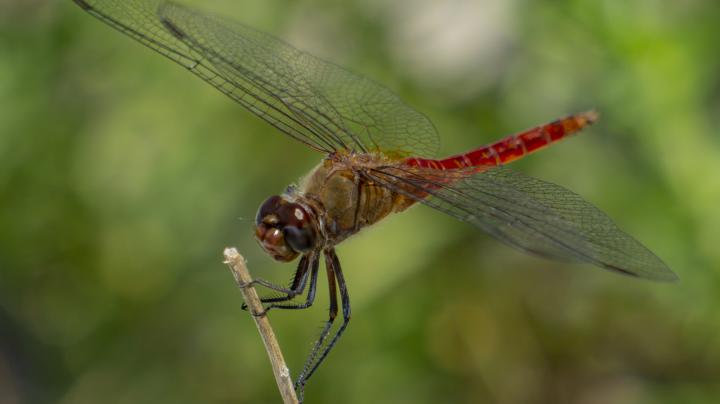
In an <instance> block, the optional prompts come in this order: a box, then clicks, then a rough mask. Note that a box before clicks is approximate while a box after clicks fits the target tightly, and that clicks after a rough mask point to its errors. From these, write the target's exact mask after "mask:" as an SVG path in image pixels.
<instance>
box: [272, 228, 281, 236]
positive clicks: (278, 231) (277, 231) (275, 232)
mask: <svg viewBox="0 0 720 404" xmlns="http://www.w3.org/2000/svg"><path fill="white" fill-rule="evenodd" d="M272 236H273V237H280V229H272Z"/></svg>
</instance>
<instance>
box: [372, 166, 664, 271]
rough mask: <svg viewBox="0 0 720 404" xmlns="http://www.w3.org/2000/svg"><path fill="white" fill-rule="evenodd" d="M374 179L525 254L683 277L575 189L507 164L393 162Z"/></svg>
mask: <svg viewBox="0 0 720 404" xmlns="http://www.w3.org/2000/svg"><path fill="white" fill-rule="evenodd" d="M368 176H370V177H371V178H372V179H373V180H375V181H378V182H380V183H382V184H384V185H385V186H388V187H390V188H392V189H393V190H396V191H397V192H400V193H401V194H404V195H406V196H409V197H411V198H413V199H415V200H417V201H419V202H421V203H423V204H425V205H428V206H431V207H433V208H435V209H437V210H440V211H442V212H445V213H447V214H449V215H451V216H454V217H456V218H458V219H460V220H462V221H465V222H468V223H471V224H473V225H475V226H477V227H479V228H481V229H482V230H484V231H486V232H487V233H489V234H491V235H492V236H494V237H495V238H497V239H499V240H501V241H503V242H505V243H507V244H509V245H511V246H513V247H516V248H519V249H521V250H523V251H527V252H530V253H534V254H538V255H542V256H546V257H550V258H555V259H566V260H567V259H569V260H573V261H581V262H587V263H591V264H595V265H597V266H600V267H602V268H605V269H609V270H612V271H616V272H620V273H623V274H627V275H633V276H638V277H642V278H647V279H654V280H660V281H674V280H677V276H676V275H675V274H674V273H673V272H672V271H671V270H670V269H669V268H668V267H667V265H666V264H665V263H664V262H663V261H662V260H661V259H660V258H658V257H657V256H656V255H655V254H653V253H652V252H651V251H650V250H648V249H647V248H646V247H645V246H643V245H642V244H641V243H640V242H638V241H637V240H635V239H634V238H633V237H631V236H630V235H628V234H627V233H625V232H624V231H622V230H621V229H620V228H618V227H617V225H615V223H614V222H613V221H612V220H611V219H610V218H609V217H608V216H607V215H606V214H605V213H603V212H602V211H600V210H599V209H598V208H596V207H595V206H593V205H592V204H590V203H589V202H587V201H585V200H584V199H582V198H581V197H580V196H579V195H577V194H575V193H574V192H572V191H570V190H567V189H565V188H563V187H561V186H559V185H555V184H552V183H549V182H546V181H542V180H539V179H536V178H532V177H528V176H525V175H523V174H520V173H518V172H515V171H512V170H510V169H507V168H505V167H495V168H488V169H487V170H485V171H482V172H477V170H475V171H474V172H473V171H471V170H468V169H465V170H434V169H427V168H420V167H407V166H392V167H384V168H380V169H377V170H373V171H371V172H369V173H368Z"/></svg>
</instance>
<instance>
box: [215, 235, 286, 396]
mask: <svg viewBox="0 0 720 404" xmlns="http://www.w3.org/2000/svg"><path fill="white" fill-rule="evenodd" d="M224 254H225V263H226V264H228V266H229V267H230V269H231V270H232V272H233V276H234V277H235V282H237V284H238V286H239V287H240V292H241V293H242V295H243V299H245V303H246V304H247V307H248V310H249V311H250V313H251V314H252V315H253V319H254V320H255V325H257V329H258V331H259V332H260V337H262V340H263V344H264V345H265V350H266V351H267V354H268V356H269V357H270V364H271V365H272V370H273V373H274V374H275V381H276V382H277V385H278V389H279V390H280V395H281V396H282V399H283V402H284V403H285V404H288V403H291V404H297V403H298V399H297V395H296V394H295V389H294V388H293V382H292V379H291V378H290V370H289V369H288V367H287V365H286V364H285V359H284V358H283V355H282V352H281V351H280V345H278V342H277V339H276V338H275V333H274V332H273V329H272V327H271V326H270V321H269V320H268V318H267V316H266V315H265V314H260V315H258V313H263V306H262V303H261V302H260V298H259V297H258V294H257V291H255V288H254V287H253V286H252V285H251V284H250V282H252V278H251V277H250V273H249V272H248V270H247V266H246V265H245V258H243V256H242V255H240V253H239V252H238V251H237V250H236V249H235V248H226V249H225V253H224Z"/></svg>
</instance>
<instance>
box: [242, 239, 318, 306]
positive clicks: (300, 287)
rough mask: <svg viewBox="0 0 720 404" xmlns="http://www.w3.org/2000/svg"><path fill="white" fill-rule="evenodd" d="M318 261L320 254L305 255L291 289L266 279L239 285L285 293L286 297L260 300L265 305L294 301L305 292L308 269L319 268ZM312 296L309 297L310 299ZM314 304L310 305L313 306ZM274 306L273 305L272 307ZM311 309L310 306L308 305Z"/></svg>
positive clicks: (270, 297)
mask: <svg viewBox="0 0 720 404" xmlns="http://www.w3.org/2000/svg"><path fill="white" fill-rule="evenodd" d="M317 261H318V254H317V253H315V252H311V253H309V254H306V255H304V256H303V257H302V258H301V259H300V262H299V263H298V267H297V270H296V271H295V275H294V276H293V280H292V282H291V284H290V287H289V288H285V287H283V286H279V285H276V284H274V283H271V282H268V281H266V280H264V279H254V280H252V281H251V282H248V283H247V284H242V285H238V286H240V287H241V288H244V287H249V286H253V285H260V286H263V287H265V288H268V289H271V290H275V291H278V292H280V293H284V294H285V295H284V296H269V297H263V298H261V299H260V301H261V302H263V303H277V302H285V301H288V300H292V299H293V298H295V297H296V296H297V295H300V294H302V293H303V292H304V291H305V285H306V284H307V278H308V274H309V271H308V269H309V268H310V267H313V266H315V267H316V266H317ZM310 282H311V288H312V282H313V281H312V279H311V281H310ZM309 297H310V296H308V298H309ZM311 304H312V303H310V305H311ZM271 306H272V305H271ZM275 307H281V306H280V305H277V306H275ZM308 307H309V305H308ZM242 309H243V310H247V304H243V305H242Z"/></svg>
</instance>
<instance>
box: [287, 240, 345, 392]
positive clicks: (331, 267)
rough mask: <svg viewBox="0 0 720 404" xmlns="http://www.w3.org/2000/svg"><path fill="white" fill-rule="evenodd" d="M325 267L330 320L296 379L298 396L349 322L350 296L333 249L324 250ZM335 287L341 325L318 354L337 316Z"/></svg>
mask: <svg viewBox="0 0 720 404" xmlns="http://www.w3.org/2000/svg"><path fill="white" fill-rule="evenodd" d="M325 266H326V268H327V273H328V286H329V289H330V318H329V319H328V321H327V323H326V324H325V327H324V328H323V330H322V333H321V334H320V337H319V338H318V341H317V342H316V343H315V346H314V347H313V350H312V352H311V353H310V356H309V357H308V360H307V361H306V362H305V366H303V371H302V373H301V374H300V376H299V377H298V380H297V382H295V389H296V390H298V392H299V393H300V394H302V391H303V389H304V387H305V384H306V383H307V380H308V379H309V378H310V376H312V375H313V373H315V371H316V370H317V368H318V367H319V366H320V364H321V363H322V361H323V360H324V359H325V358H326V357H327V355H328V354H329V353H330V351H331V350H332V348H333V347H334V346H335V344H336V343H337V341H338V340H339V339H340V336H341V335H342V334H343V332H344V331H345V328H346V327H347V325H348V323H349V322H350V314H351V311H350V295H349V294H348V290H347V284H346V283H345V277H344V276H343V273H342V269H341V268H340V260H339V259H338V257H337V254H335V249H333V248H330V249H327V250H325ZM336 285H337V286H338V287H339V289H340V299H341V302H342V309H343V323H342V324H341V325H340V328H338V330H337V331H336V332H335V335H333V337H332V339H331V340H330V342H329V343H328V344H327V346H325V347H324V349H323V350H322V353H320V352H321V348H323V346H324V345H325V340H326V339H327V337H328V335H329V332H330V328H331V327H332V324H333V321H334V320H335V317H336V316H337V309H338V305H337V296H336ZM319 353H320V354H319ZM318 354H319V355H318Z"/></svg>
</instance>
